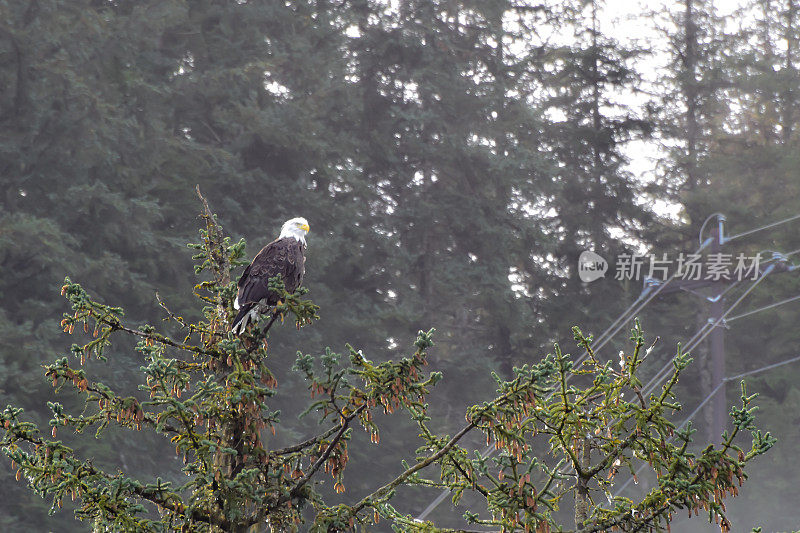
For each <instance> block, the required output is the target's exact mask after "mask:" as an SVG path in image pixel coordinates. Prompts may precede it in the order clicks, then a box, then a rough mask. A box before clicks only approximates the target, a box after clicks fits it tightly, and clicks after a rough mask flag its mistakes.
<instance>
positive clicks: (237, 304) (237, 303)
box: [233, 295, 239, 311]
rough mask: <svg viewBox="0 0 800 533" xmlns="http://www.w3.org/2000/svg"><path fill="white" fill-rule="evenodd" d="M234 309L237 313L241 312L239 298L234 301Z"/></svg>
mask: <svg viewBox="0 0 800 533" xmlns="http://www.w3.org/2000/svg"><path fill="white" fill-rule="evenodd" d="M233 308H234V309H236V310H237V311H238V310H239V296H238V295H237V296H236V299H235V300H234V301H233Z"/></svg>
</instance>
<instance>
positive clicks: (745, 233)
mask: <svg viewBox="0 0 800 533" xmlns="http://www.w3.org/2000/svg"><path fill="white" fill-rule="evenodd" d="M711 216H714V215H711ZM798 218H800V214H798V215H794V216H791V217H789V218H784V219H783V220H779V221H777V222H773V223H771V224H767V225H765V226H761V227H759V228H754V229H751V230H749V231H745V232H742V233H738V234H736V235H734V236H733V237H725V240H724V242H729V241H732V240H734V239H738V238H739V237H744V236H746V235H751V234H753V233H756V232H759V231H763V230H765V229H769V228H774V227H775V226H780V225H781V224H786V223H787V222H791V221H792V220H797V219H798Z"/></svg>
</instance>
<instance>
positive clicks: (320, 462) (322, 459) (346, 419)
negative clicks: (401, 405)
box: [277, 404, 367, 505]
mask: <svg viewBox="0 0 800 533" xmlns="http://www.w3.org/2000/svg"><path fill="white" fill-rule="evenodd" d="M366 407H367V405H366V404H363V405H361V406H360V407H359V408H358V409H356V410H355V411H353V413H352V414H350V415H348V416H346V417H344V420H343V421H342V422H341V428H340V429H339V432H338V433H336V436H335V437H334V438H333V440H331V442H330V443H329V444H328V446H327V448H325V451H324V452H323V453H322V455H320V456H319V457H318V458H317V460H316V461H315V462H314V464H313V465H312V466H311V468H309V469H308V470H307V471H306V473H305V475H303V477H302V478H300V479H299V480H298V481H297V483H296V484H295V486H294V487H292V489H291V490H290V491H289V495H288V496H287V497H283V498H281V499H280V500H278V504H277V505H281V504H282V503H284V502H286V501H287V500H289V499H291V498H293V497H295V496H297V494H298V493H299V491H300V489H301V488H303V485H305V484H306V483H308V482H309V481H310V480H311V477H312V476H313V475H314V474H316V473H317V471H318V470H319V469H320V467H321V466H322V465H323V464H325V461H327V460H328V457H330V455H331V452H332V451H333V449H334V448H335V447H336V446H337V445H338V444H339V441H340V440H341V439H342V437H343V436H344V433H345V431H347V428H348V427H349V426H350V422H351V421H352V420H353V419H354V418H355V417H357V416H358V415H359V414H360V413H361V411H363V410H364V409H365V408H366Z"/></svg>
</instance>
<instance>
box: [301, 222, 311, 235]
mask: <svg viewBox="0 0 800 533" xmlns="http://www.w3.org/2000/svg"><path fill="white" fill-rule="evenodd" d="M300 229H301V230H303V231H305V232H306V233H308V232H309V231H311V228H310V227H309V226H308V224H303V225H302V226H300Z"/></svg>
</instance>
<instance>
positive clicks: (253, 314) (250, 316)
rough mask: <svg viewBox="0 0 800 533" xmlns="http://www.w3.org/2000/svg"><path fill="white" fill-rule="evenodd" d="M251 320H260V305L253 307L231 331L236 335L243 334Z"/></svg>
mask: <svg viewBox="0 0 800 533" xmlns="http://www.w3.org/2000/svg"><path fill="white" fill-rule="evenodd" d="M251 322H258V307H257V306H256V307H254V308H252V309H251V310H250V311H249V312H248V313H247V314H246V315H244V316H243V317H242V319H241V320H240V321H239V322H238V323H236V324H234V325H233V327H232V328H231V331H232V332H233V333H234V334H235V335H241V334H242V333H244V330H245V329H247V324H249V323H251Z"/></svg>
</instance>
